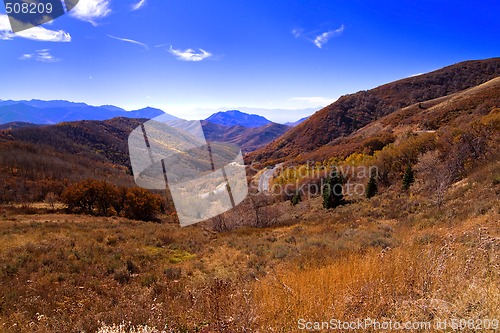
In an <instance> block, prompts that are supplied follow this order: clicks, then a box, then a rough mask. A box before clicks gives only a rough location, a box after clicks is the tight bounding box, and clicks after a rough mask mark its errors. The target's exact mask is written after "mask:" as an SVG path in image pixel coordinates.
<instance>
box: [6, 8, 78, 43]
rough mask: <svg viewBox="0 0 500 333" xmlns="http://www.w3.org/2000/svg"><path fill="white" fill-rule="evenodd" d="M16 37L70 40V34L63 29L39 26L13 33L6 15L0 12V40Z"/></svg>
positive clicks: (53, 40)
mask: <svg viewBox="0 0 500 333" xmlns="http://www.w3.org/2000/svg"><path fill="white" fill-rule="evenodd" d="M16 37H21V38H26V39H31V40H37V41H43V42H70V41H71V36H70V34H69V33H67V32H65V31H63V30H57V31H56V30H49V29H45V28H43V27H41V26H38V27H33V28H31V29H28V30H23V31H20V32H18V33H13V32H12V29H11V27H10V22H9V18H8V16H7V15H4V14H0V40H11V39H14V38H16Z"/></svg>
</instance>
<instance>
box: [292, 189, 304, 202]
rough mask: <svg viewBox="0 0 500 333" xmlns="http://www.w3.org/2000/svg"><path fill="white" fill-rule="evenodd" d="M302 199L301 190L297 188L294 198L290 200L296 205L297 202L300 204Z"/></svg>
mask: <svg viewBox="0 0 500 333" xmlns="http://www.w3.org/2000/svg"><path fill="white" fill-rule="evenodd" d="M301 200H302V198H301V197H300V191H299V190H297V191H296V192H295V195H294V196H293V197H292V199H291V200H290V201H291V202H292V206H295V205H296V204H298V203H299V202H300V201H301Z"/></svg>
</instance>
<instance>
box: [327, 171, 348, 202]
mask: <svg viewBox="0 0 500 333" xmlns="http://www.w3.org/2000/svg"><path fill="white" fill-rule="evenodd" d="M342 192H343V191H342V178H341V177H340V176H339V174H338V172H337V170H333V172H332V174H331V176H328V177H327V178H326V182H325V185H323V207H324V208H326V209H329V208H335V207H337V206H339V205H340V204H342V201H343V198H344V194H343V193H342Z"/></svg>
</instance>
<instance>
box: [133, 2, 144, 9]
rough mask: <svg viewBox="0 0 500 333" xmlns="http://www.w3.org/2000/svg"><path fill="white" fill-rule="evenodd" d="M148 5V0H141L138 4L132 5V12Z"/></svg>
mask: <svg viewBox="0 0 500 333" xmlns="http://www.w3.org/2000/svg"><path fill="white" fill-rule="evenodd" d="M145 4H146V0H140V1H139V2H138V3H136V4H133V5H132V10H138V9H140V8H142V7H144V5H145Z"/></svg>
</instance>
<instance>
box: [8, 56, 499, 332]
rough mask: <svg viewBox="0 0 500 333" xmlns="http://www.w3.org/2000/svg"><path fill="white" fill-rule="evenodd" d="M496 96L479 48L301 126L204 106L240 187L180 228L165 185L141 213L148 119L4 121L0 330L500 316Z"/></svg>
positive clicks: (491, 67) (210, 328)
mask: <svg viewBox="0 0 500 333" xmlns="http://www.w3.org/2000/svg"><path fill="white" fill-rule="evenodd" d="M499 91H500V59H499V58H491V59H485V60H475V61H466V62H462V63H457V64H454V65H451V66H448V67H445V68H443V69H440V70H437V71H433V72H431V73H427V74H422V75H419V76H416V77H411V78H406V79H402V80H399V81H395V82H392V83H388V84H385V85H382V86H380V87H376V88H374V89H371V90H367V91H361V92H357V93H354V94H351V95H347V96H343V97H341V98H340V99H338V100H337V101H336V102H334V103H332V104H330V105H328V106H326V107H325V108H323V109H321V110H319V111H318V112H316V113H315V114H313V115H312V116H311V117H309V118H308V119H305V120H304V121H303V122H301V123H300V124H297V125H295V126H294V127H291V126H285V125H281V124H276V123H272V122H269V121H266V119H265V118H264V119H262V117H260V116H257V117H254V116H255V115H248V114H241V113H238V112H233V111H231V112H229V113H219V114H216V115H214V117H212V119H211V120H210V118H208V119H206V120H202V121H201V124H202V127H203V130H204V134H205V136H206V138H207V140H208V141H212V142H229V143H233V144H237V145H239V146H240V147H241V148H242V150H243V152H244V153H245V156H244V158H245V162H246V174H247V181H248V186H249V195H248V197H247V198H246V199H245V200H244V201H243V202H242V203H241V204H239V205H238V206H237V207H236V208H234V209H233V210H230V211H228V212H226V213H223V214H221V215H218V216H216V217H213V218H211V219H209V220H206V221H204V222H201V223H198V224H195V225H192V226H189V227H185V228H181V227H180V226H179V223H178V220H177V216H176V212H175V209H174V207H173V204H172V201H171V198H169V196H168V195H165V193H160V191H156V192H155V193H150V192H147V193H149V195H151V196H150V197H149V198H151V199H148V200H146V201H155V203H156V204H155V207H153V208H154V209H153V208H151V209H152V211H148V212H149V213H151V212H153V213H154V215H155V216H154V218H149V219H144V220H147V221H141V219H139V218H136V217H137V216H140V214H134V209H137V210H141V209H144V207H145V206H146V204H147V202H143V201H144V200H141V197H142V196H141V195H140V193H142V194H143V196H144V197H146V195H145V194H144V193H145V192H139V191H140V189H137V187H136V186H135V184H134V181H133V176H132V173H131V167H130V161H129V151H128V143H127V139H128V136H129V134H130V133H131V132H132V131H133V130H134V129H135V128H137V127H139V126H141V124H143V123H144V122H145V121H147V120H148V119H149V118H148V117H138V118H133V117H122V116H120V117H118V118H114V117H112V119H101V120H79V121H63V122H58V123H57V124H53V125H48V124H37V125H34V124H27V123H26V122H30V120H33V118H31V117H28V118H29V119H13V118H9V119H10V120H16V122H14V123H9V124H4V125H2V127H0V332H4V331H5V332H42V333H44V332H47V333H48V332H73V331H74V332H206V333H208V332H217V333H220V332H283V333H285V332H295V331H297V329H298V323H299V322H324V321H329V320H330V319H337V320H341V321H346V322H347V321H356V320H359V319H362V318H373V319H376V320H379V321H382V320H386V319H390V320H392V321H393V322H409V321H411V322H416V321H419V322H430V323H436V322H437V321H442V320H448V319H449V320H451V319H453V318H464V319H466V320H490V321H494V320H498V319H500V301H499V300H500V288H499V286H500V224H499V222H500V205H499V202H500V200H499V199H500V153H499V151H498V146H499V144H500V95H499ZM33 103H34V102H32V104H33ZM40 103H42V102H36V105H35V104H33V105H31V106H30V105H25V106H22V108H21V109H19V110H21V111H22V110H27V111H29V110H31V109H30V108H36V107H40ZM44 103H49V102H44ZM44 103H42V104H44ZM7 104H9V103H7ZM12 105H13V104H10V105H5V104H4V105H3V106H2V105H0V108H6V107H11V106H12ZM46 106H47V107H50V108H51V109H50V110H54V109H52V108H58V107H60V106H57V105H51V104H50V103H49V104H46ZM71 107H78V108H81V107H84V106H81V105H79V106H75V105H73V106H71ZM106 107H107V108H108V109H109V108H110V109H112V110H113V112H121V111H120V110H116V109H114V108H112V107H110V106H106ZM67 108H69V106H67ZM101 108H102V107H101ZM2 110H6V109H2ZM149 111H151V110H149ZM124 112H126V111H124ZM151 112H152V111H151ZM16 114H17V113H16ZM28 114H29V113H28ZM153 114H154V113H153ZM2 115H4V114H3V113H2ZM1 119H7V118H1ZM44 119H47V118H46V117H45V118H44ZM247 121H248V122H250V123H251V124H250V125H249V126H247V127H245V126H243V125H245V122H247ZM326 184H328V186H326ZM335 187H337V188H340V189H342V191H341V193H335V192H333V189H334V188H335ZM285 189H286V190H285ZM350 189H356V190H350ZM143 191H146V190H143ZM160 195H161V199H158V198H160V197H159V196H160ZM209 196H210V194H207V195H206V197H207V198H208V197H209ZM89 197H90V198H91V199H92V200H91V202H88V200H89ZM82 198H83V199H82ZM110 198H112V200H107V199H110ZM154 198H156V199H154ZM85 200H87V201H85ZM193 205H194V204H193ZM140 212H142V211H140ZM277 314H279V315H277ZM120 327H121V328H120ZM299 330H300V329H299ZM496 330H497V329H495V328H492V329H489V331H490V332H494V331H496ZM317 331H327V330H326V329H324V330H317ZM366 331H367V332H374V331H376V330H375V329H371V330H370V329H368V330H366ZM417 331H418V330H417ZM420 331H422V332H423V331H425V332H441V331H443V330H440V329H437V328H433V329H431V330H420ZM445 331H446V330H445ZM448 331H450V328H448ZM486 331H488V330H486Z"/></svg>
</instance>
